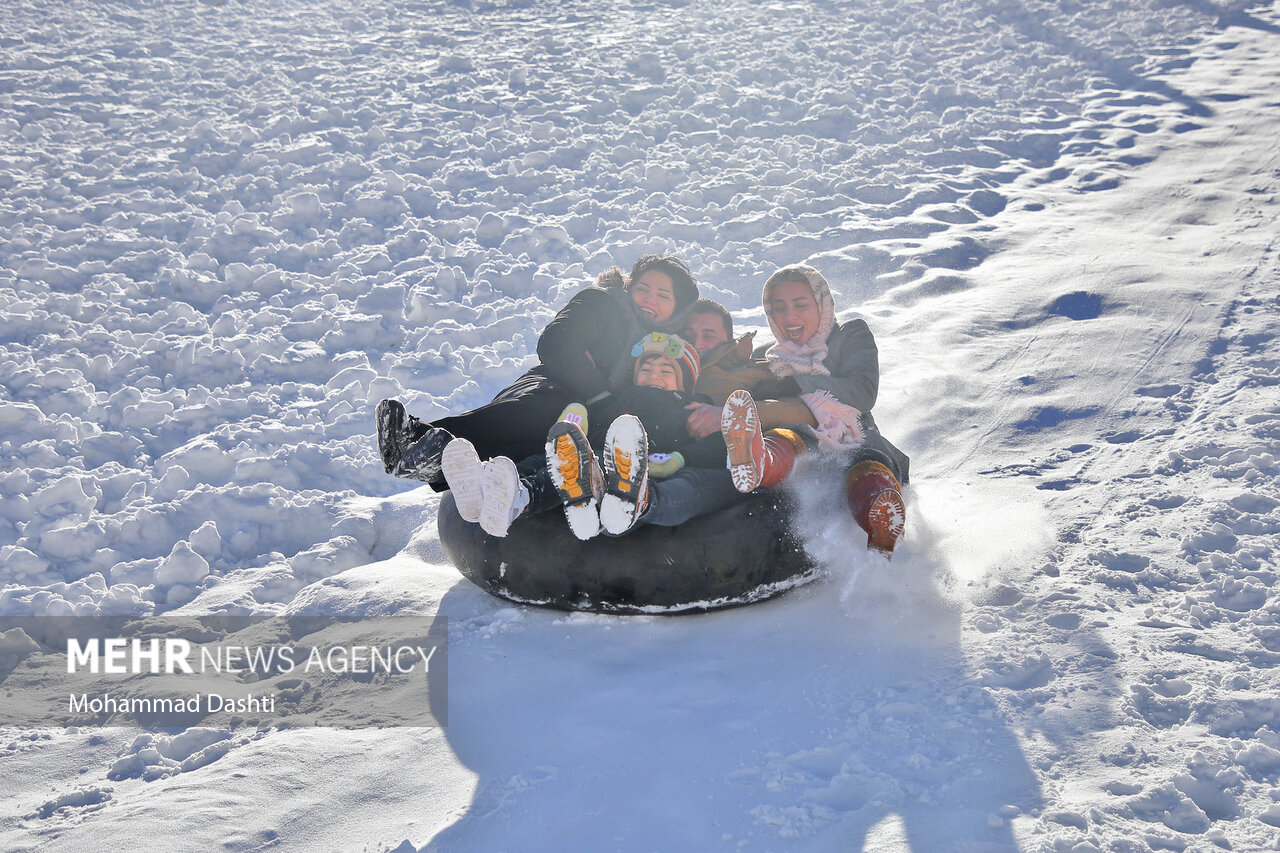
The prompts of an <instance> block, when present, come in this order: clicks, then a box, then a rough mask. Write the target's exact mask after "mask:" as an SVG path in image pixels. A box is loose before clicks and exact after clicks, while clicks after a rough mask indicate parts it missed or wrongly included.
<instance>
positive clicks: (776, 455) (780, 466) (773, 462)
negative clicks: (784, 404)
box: [760, 429, 805, 489]
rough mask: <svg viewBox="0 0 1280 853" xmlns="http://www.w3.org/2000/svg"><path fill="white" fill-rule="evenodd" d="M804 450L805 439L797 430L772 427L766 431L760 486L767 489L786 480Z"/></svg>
mask: <svg viewBox="0 0 1280 853" xmlns="http://www.w3.org/2000/svg"><path fill="white" fill-rule="evenodd" d="M804 451H805V445H804V439H802V438H801V437H800V436H799V435H798V434H797V433H796V432H795V430H790V429H771V430H769V431H768V432H767V433H765V434H764V454H763V459H762V464H761V465H760V469H761V473H760V486H761V487H762V488H766V489H767V488H770V487H772V486H776V485H778V484H779V483H781V482H782V481H783V480H785V479H786V478H787V475H788V474H790V473H791V469H792V468H794V467H795V464H796V457H797V456H799V455H800V454H801V453H804Z"/></svg>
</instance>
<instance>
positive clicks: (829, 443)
mask: <svg viewBox="0 0 1280 853" xmlns="http://www.w3.org/2000/svg"><path fill="white" fill-rule="evenodd" d="M801 278H803V279H804V280H805V281H806V282H807V283H808V285H809V290H810V291H811V292H812V293H813V299H814V301H815V302H817V303H818V329H817V331H816V332H814V333H813V337H811V338H809V340H807V341H805V342H804V343H802V344H796V343H792V342H791V341H788V340H787V339H786V337H785V336H784V335H783V334H782V329H780V328H778V324H777V322H775V321H774V319H773V314H772V313H771V312H770V311H769V303H770V302H771V301H772V297H773V289H774V288H775V287H777V286H778V285H780V284H782V283H783V282H788V281H798V280H800V279H801ZM761 299H762V301H763V302H764V313H765V316H766V317H768V318H769V328H770V329H772V330H773V336H774V338H776V339H777V341H778V342H777V343H776V344H774V345H773V346H772V347H771V348H770V349H769V351H768V352H767V353H765V358H767V359H768V360H769V370H770V371H772V373H773V375H774V376H795V375H796V374H798V373H799V374H805V375H808V376H830V375H831V371H830V370H827V366H826V365H825V364H823V363H822V362H823V360H824V359H825V358H826V357H827V338H828V337H830V335H831V330H832V329H833V328H834V327H835V323H836V309H835V303H834V301H833V300H832V298H831V286H830V285H828V284H827V280H826V279H825V278H823V277H822V273H820V272H818V271H817V270H816V269H814V268H813V267H810V266H805V265H803V264H802V265H798V266H793V267H786V268H784V269H781V270H778V271H777V272H776V273H774V274H773V275H771V276H769V280H768V281H767V282H765V285H764V293H763V294H761ZM800 399H802V400H804V402H805V405H807V406H808V407H809V410H810V411H811V412H813V417H814V419H815V420H816V421H817V422H818V425H817V426H816V427H804V429H805V430H807V431H809V432H811V433H812V434H813V435H814V436H815V437H816V438H817V439H818V444H819V446H820V447H823V448H824V449H826V450H832V451H839V450H846V451H847V450H853V449H855V448H857V447H860V446H861V445H862V442H863V438H864V434H863V431H862V413H861V412H859V411H858V410H857V409H855V408H854V407H853V406H849V405H846V404H844V403H841V402H840V401H839V400H837V399H836V398H835V397H833V396H831V395H830V394H829V393H827V392H826V391H810V392H809V393H807V394H801V395H800Z"/></svg>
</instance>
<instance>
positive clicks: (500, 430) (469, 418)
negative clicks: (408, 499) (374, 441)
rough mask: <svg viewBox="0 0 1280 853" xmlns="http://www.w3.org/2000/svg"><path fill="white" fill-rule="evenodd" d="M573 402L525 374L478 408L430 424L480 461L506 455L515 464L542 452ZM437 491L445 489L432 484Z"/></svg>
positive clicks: (538, 378) (547, 382)
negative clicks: (460, 441)
mask: <svg viewBox="0 0 1280 853" xmlns="http://www.w3.org/2000/svg"><path fill="white" fill-rule="evenodd" d="M572 402H574V399H573V398H572V397H571V396H570V395H569V394H568V393H566V392H565V391H562V390H561V389H559V388H557V387H556V386H555V385H553V384H552V383H551V381H550V380H548V379H547V378H546V377H542V376H530V375H528V374H526V375H525V376H522V377H521V378H520V379H518V380H516V382H515V383H514V384H512V385H511V386H510V387H509V388H506V389H504V390H503V391H501V392H500V393H499V394H498V396H497V397H494V398H493V401H492V402H489V403H485V404H484V405H483V406H481V407H480V408H478V409H473V410H471V411H470V412H464V413H463V414H461V415H453V416H451V417H447V418H441V419H440V420H438V421H432V422H431V425H432V426H434V427H439V428H441V429H444V430H447V431H448V432H449V434H450V435H452V436H453V437H454V438H465V439H467V440H468V441H470V442H471V443H472V444H474V445H475V447H476V454H477V455H478V456H479V457H480V458H481V459H492V458H493V457H494V456H506V457H509V458H511V459H514V460H516V461H517V462H518V461H520V460H523V459H525V458H527V457H530V456H539V457H540V456H542V455H543V453H544V452H545V450H544V449H545V445H546V441H547V430H549V429H551V425H552V424H554V423H555V422H556V418H558V417H560V413H561V412H562V411H564V407H565V406H567V405H569V404H570V403H572ZM431 487H432V488H433V489H435V490H436V491H438V492H440V491H444V490H445V489H446V488H448V487H447V486H446V485H445V484H444V483H443V482H441V483H439V484H436V483H432V484H431Z"/></svg>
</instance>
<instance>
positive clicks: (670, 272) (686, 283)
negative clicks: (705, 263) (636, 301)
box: [626, 255, 698, 308]
mask: <svg viewBox="0 0 1280 853" xmlns="http://www.w3.org/2000/svg"><path fill="white" fill-rule="evenodd" d="M650 270H657V271H658V272H660V273H666V274H667V276H669V277H670V278H671V287H672V290H673V291H674V292H675V297H676V304H677V305H679V306H680V307H682V308H683V307H684V306H686V305H690V304H692V303H693V302H694V301H695V300H696V299H697V298H698V284H697V282H695V281H694V280H693V273H691V272H689V265H688V264H686V263H685V262H684V261H682V260H680V259H679V258H677V257H676V256H675V255H641V256H640V259H639V260H637V261H636V262H635V264H634V265H633V266H632V267H631V275H629V276H627V285H626V286H627V290H628V291H630V290H631V287H632V286H633V285H634V284H635V283H636V282H637V281H639V280H640V276H642V275H644V274H645V273H647V272H649V271H650Z"/></svg>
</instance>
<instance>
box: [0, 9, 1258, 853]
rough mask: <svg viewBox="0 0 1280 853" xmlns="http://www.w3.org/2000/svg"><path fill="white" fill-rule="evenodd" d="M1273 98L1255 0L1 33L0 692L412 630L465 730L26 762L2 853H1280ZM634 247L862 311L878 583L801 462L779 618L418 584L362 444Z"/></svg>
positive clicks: (198, 744) (415, 545)
mask: <svg viewBox="0 0 1280 853" xmlns="http://www.w3.org/2000/svg"><path fill="white" fill-rule="evenodd" d="M1278 111H1280V6H1277V5H1275V4H1272V5H1267V4H1261V5H1259V4H1253V5H1250V4H1241V3H1234V2H1233V3H1231V4H1229V5H1217V4H1215V3H1213V2H1211V0H1182V2H1168V1H1167V0H1111V2H1100V3H1077V2H1060V3H1047V2H1032V1H1031V0H943V2H939V3H931V4H901V3H894V2H890V0H869V2H865V3H859V4H837V3H826V2H812V3H806V2H789V3H783V2H778V3H760V4H757V3H752V2H747V0H705V2H704V0H694V2H683V1H682V0H673V2H632V3H618V4H613V5H610V6H609V7H607V8H605V7H603V6H602V4H594V3H585V2H561V3H550V2H535V0H523V2H520V0H512V2H497V1H496V0H495V2H479V0H477V2H458V3H425V2H408V0H397V2H388V3H384V4H380V5H372V4H366V3H355V2H351V0H332V2H327V3H319V2H314V0H312V2H306V3H302V4H283V5H282V4H273V3H266V2H250V0H245V2H237V1H236V0H230V2H226V1H225V0H224V1H223V2H208V3H204V2H189V0H174V2H166V3H159V2H145V1H144V2H130V3H124V2H98V3H87V2H83V0H53V1H52V2H41V3H35V2H29V0H28V1H27V2H16V3H9V4H5V5H4V6H3V8H0V130H2V131H3V132H2V133H0V583H2V584H3V589H2V590H0V631H3V632H4V633H3V638H0V674H2V675H3V676H4V677H5V678H6V679H10V678H13V677H14V676H13V673H14V671H15V668H17V667H25V666H28V665H30V664H31V663H33V662H36V661H38V660H40V658H41V657H42V656H43V655H44V654H45V653H46V652H47V651H48V650H49V649H51V648H56V647H57V646H58V644H59V643H60V642H61V638H62V637H64V636H65V635H66V634H67V633H69V632H72V631H83V630H85V629H86V626H94V627H97V628H101V629H103V630H106V629H108V628H112V627H119V626H120V625H121V624H123V623H124V622H126V621H129V620H137V619H141V620H143V622H144V624H146V623H148V622H149V623H150V624H155V625H163V624H177V620H183V621H184V622H185V623H186V624H198V625H201V626H203V627H204V628H205V629H207V630H208V631H211V632H214V633H218V632H237V631H242V630H248V629H250V627H251V626H254V625H258V624H260V623H264V622H265V621H266V620H269V619H272V618H277V617H279V618H283V619H284V620H285V621H286V623H287V624H289V625H294V626H298V627H297V631H298V633H299V635H301V634H302V633H305V631H309V630H314V629H315V628H318V627H323V626H324V625H328V624H333V623H339V622H347V621H357V620H359V619H361V618H363V616H364V615H365V614H370V613H395V612H412V613H418V614H420V615H421V616H422V617H424V618H426V619H431V618H434V617H435V616H437V615H439V616H444V617H447V618H448V620H449V626H450V650H449V651H450V669H449V686H450V692H449V724H448V726H446V727H444V728H436V729H384V730H362V731H345V730H336V729H308V730H264V731H256V730H246V729H221V728H218V727H216V726H202V727H196V728H192V729H189V730H186V731H155V732H143V731H141V730H138V729H127V728H124V729H122V728H107V729H89V728H80V729H31V730H18V729H14V728H9V729H7V730H4V732H3V736H0V797H2V798H3V801H4V803H5V806H4V808H3V809H2V810H0V847H2V848H3V849H6V850H8V849H15V850H16V849H57V850H102V849H108V850H116V849H130V848H134V849H136V848H139V847H141V848H142V849H157V850H159V849H164V850H209V849H215V848H223V849H229V850H257V849H266V848H287V849H293V850H323V849H335V850H370V851H387V850H393V849H394V850H398V851H410V850H420V849H424V848H426V849H431V850H442V851H453V850H548V851H550V850H556V851H560V850H615V849H616V850H720V849H723V850H740V849H741V850H837V849H838V850H846V849H867V850H874V851H881V850H912V851H916V853H921V852H922V851H945V850H965V851H973V850H1006V849H1019V850H1024V851H1033V850H1034V851H1039V850H1045V851H1050V850H1051V851H1059V850H1062V851H1091V850H1105V851H1117V853H1129V851H1147V850H1197V851H1198V850H1207V849H1217V848H1221V849H1233V850H1242V851H1252V850H1264V849H1280V677H1278V676H1277V663H1280V593H1277V592H1276V591H1275V586H1276V581H1277V550H1278V549H1280V487H1278V486H1277V480H1276V476H1277V474H1278V473H1280V471H1278V468H1280V394H1278V393H1277V391H1276V387H1277V385H1278V384H1280V360H1278V359H1277V344H1276V335H1277V332H1278V331H1280V319H1278V316H1280V315H1278V312H1277V309H1278V308H1280V299H1278V297H1280V287H1278V286H1277V282H1278V281H1280V261H1278V260H1277V258H1276V253H1275V251H1274V249H1275V242H1276V238H1277V227H1276V226H1277V223H1276V214H1275V207H1274V204H1275V200H1276V194H1277V191H1278V190H1280V148H1277V146H1276V143H1275V140H1276V138H1277V133H1278V131H1280V112H1278ZM643 251H672V252H675V253H678V254H680V255H681V256H683V257H685V258H687V259H688V260H689V262H690V263H691V265H692V267H693V269H694V271H695V273H696V274H697V276H698V277H699V279H700V280H701V282H702V285H703V290H704V292H705V293H706V295H710V296H713V297H714V298H717V299H719V300H720V301H722V302H723V303H724V304H725V305H727V306H728V307H729V308H731V309H732V310H733V311H734V314H735V317H736V318H737V320H738V322H739V325H740V326H741V327H742V328H748V327H753V326H755V327H760V326H763V325H764V320H763V315H762V313H761V311H760V309H759V306H758V297H759V290H760V285H761V283H762V282H763V279H764V277H765V276H766V275H767V274H768V272H770V271H771V270H772V269H774V268H776V267H777V266H779V265H782V264H784V263H787V262H793V261H799V260H808V261H810V262H812V263H814V264H816V265H817V266H819V267H820V268H822V269H823V270H824V272H825V273H826V274H827V277H828V279H829V280H830V281H831V283H832V285H833V287H834V288H835V290H836V291H837V292H838V296H837V300H838V303H839V304H840V305H842V306H845V307H846V308H847V309H848V310H849V311H854V310H856V311H858V312H860V313H861V314H862V315H864V316H866V317H867V318H868V320H869V322H870V323H871V324H872V328H873V330H874V331H875V332H876V334H877V337H878V339H879V342H880V346H881V359H882V365H883V381H882V389H883V390H882V395H881V401H880V403H879V405H878V406H877V409H876V414H877V419H878V421H879V423H880V424H881V426H882V428H883V429H884V430H885V432H886V433H887V434H888V435H889V436H890V437H892V438H893V439H894V440H895V441H896V442H897V443H899V444H900V445H901V446H903V447H904V449H906V450H907V451H908V452H909V453H910V454H911V455H912V457H913V470H912V473H913V483H912V489H911V494H910V496H909V497H910V511H911V515H910V519H909V524H908V534H907V537H906V539H905V541H904V543H903V545H902V547H901V548H900V552H899V554H898V555H897V556H896V557H895V559H894V560H893V561H892V562H891V563H887V562H885V561H883V560H881V559H879V558H873V557H871V556H869V555H866V554H865V552H864V551H862V550H861V547H860V545H859V544H858V542H857V539H858V537H857V536H855V535H854V534H853V532H852V531H851V530H850V529H849V528H850V527H851V525H850V524H849V523H848V522H847V521H846V520H845V519H844V517H843V515H842V511H841V509H840V507H839V506H838V503H839V502H838V500H837V498H836V496H835V494H834V489H833V488H830V487H829V486H830V484H829V483H824V480H829V479H830V476H831V474H830V472H824V471H821V470H809V471H808V472H807V476H806V477H805V478H804V479H803V480H802V482H803V483H804V484H805V493H804V495H803V496H802V499H803V500H804V501H805V505H806V507H807V508H808V512H807V516H806V519H805V524H804V527H805V529H804V531H803V532H804V534H805V536H806V538H807V541H808V542H809V546H810V550H811V552H812V553H814V554H815V555H817V556H819V557H821V558H822V559H823V560H824V561H825V564H826V565H827V567H828V569H829V577H828V578H827V579H825V580H823V581H820V582H818V583H815V584H811V585H809V586H807V587H804V588H802V589H800V590H797V591H794V592H792V593H790V594H788V595H786V596H784V597H782V598H780V599H777V600H774V601H771V602H768V603H765V604H761V605H756V606H753V607H748V608H743V609H740V610H735V611H728V612H723V613H717V614H711V615H706V616H693V617H681V618H669V617H665V618H664V617H628V618H615V617H600V616H585V615H568V614H563V613H555V612H548V611H541V610H536V609H526V608H520V607H515V606H509V605H507V604H506V603H504V602H502V601H499V600H496V599H493V598H491V597H488V596H487V595H485V594H484V593H482V592H480V591H479V590H478V589H476V588H474V587H472V586H471V585H470V584H468V583H467V582H465V581H463V580H461V579H460V577H459V576H458V575H457V573H456V572H455V571H454V570H453V569H452V568H451V567H450V566H449V565H448V563H447V561H446V560H445V559H444V555H443V552H442V550H441V548H440V545H439V542H438V540H437V538H436V534H435V508H436V504H437V497H436V496H435V495H433V494H432V493H431V492H430V491H429V490H426V489H412V488H410V487H411V486H412V484H408V483H405V482H403V481H397V480H393V479H391V478H389V477H386V476H385V475H383V474H382V473H381V466H380V464H378V462H377V461H376V451H375V448H374V440H373V435H372V407H373V406H374V405H375V404H376V402H377V401H378V400H379V399H381V398H382V397H384V396H391V395H397V396H400V397H401V398H402V399H404V400H406V401H407V403H408V404H409V407H410V409H411V411H414V412H416V413H417V414H419V415H422V416H425V417H431V416H437V415H440V414H443V413H445V412H451V411H457V410H461V409H464V408H467V407H471V406H474V405H476V404H479V403H482V402H484V401H486V400H488V399H489V397H490V396H491V395H492V394H493V393H494V392H495V391H496V390H498V389H499V388H501V387H502V386H503V385H504V384H505V383H506V382H507V381H509V380H510V379H512V378H514V377H515V376H517V375H519V373H520V372H521V371H522V370H524V369H525V368H526V367H527V366H528V365H530V364H531V363H533V361H534V355H533V352H534V345H535V342H536V339H537V335H538V333H539V331H540V330H541V328H542V327H543V326H544V325H545V323H546V321H547V320H548V319H549V318H550V317H551V316H552V315H553V314H554V312H555V311H556V310H557V308H558V307H560V306H561V305H563V304H564V302H565V301H566V300H567V299H568V298H569V296H571V295H572V294H573V293H574V292H576V291H577V290H578V289H579V288H581V287H582V286H584V285H586V284H587V283H588V282H589V281H590V280H591V279H592V278H593V277H594V275H595V274H596V273H597V272H599V271H600V270H602V269H603V268H605V267H606V266H608V265H610V264H612V263H619V264H621V265H623V266H629V265H630V263H631V262H632V261H633V260H634V258H635V256H636V255H637V254H638V253H640V252H643ZM850 554H852V555H853V556H850ZM166 620H168V621H167V622H166ZM302 626H305V628H304V627H302ZM40 644H44V645H43V646H41V645H40ZM12 683H13V682H10V684H11V686H12ZM2 722H3V721H2V720H0V723H2Z"/></svg>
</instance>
